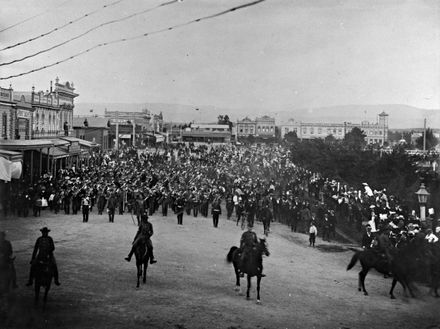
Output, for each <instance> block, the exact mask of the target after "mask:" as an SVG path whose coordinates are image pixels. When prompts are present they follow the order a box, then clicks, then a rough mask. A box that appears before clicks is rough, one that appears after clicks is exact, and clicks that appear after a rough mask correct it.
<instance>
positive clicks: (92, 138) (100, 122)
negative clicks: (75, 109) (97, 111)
mask: <svg viewBox="0 0 440 329" xmlns="http://www.w3.org/2000/svg"><path fill="white" fill-rule="evenodd" d="M107 124H108V119H107V118H103V117H74V118H73V130H74V132H75V137H77V138H79V139H83V140H86V141H89V142H92V143H96V144H99V146H100V147H101V149H102V150H107V149H108V148H109V146H110V141H109V130H110V128H109V127H108V125H107Z"/></svg>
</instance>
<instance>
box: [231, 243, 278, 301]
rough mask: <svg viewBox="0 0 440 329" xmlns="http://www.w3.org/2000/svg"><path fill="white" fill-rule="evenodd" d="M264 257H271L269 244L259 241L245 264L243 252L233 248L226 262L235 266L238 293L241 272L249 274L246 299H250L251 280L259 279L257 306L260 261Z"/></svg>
mask: <svg viewBox="0 0 440 329" xmlns="http://www.w3.org/2000/svg"><path fill="white" fill-rule="evenodd" d="M263 254H264V255H266V256H269V254H270V253H269V250H268V246H267V242H266V240H264V239H259V241H258V243H257V244H256V245H255V246H254V247H253V248H252V249H251V250H250V252H249V255H248V257H247V260H246V261H245V262H244V263H243V262H242V258H241V251H240V249H239V248H238V247H236V246H233V247H231V249H230V250H229V253H228V254H227V256H226V261H227V262H228V263H232V264H233V265H234V270H235V277H236V288H235V290H236V291H241V288H240V272H242V273H245V274H247V291H246V298H247V299H249V298H250V297H249V291H250V288H251V278H252V277H253V276H256V277H257V304H260V303H261V301H260V282H261V277H262V276H261V271H262V269H261V268H259V267H260V260H261V257H262V256H263Z"/></svg>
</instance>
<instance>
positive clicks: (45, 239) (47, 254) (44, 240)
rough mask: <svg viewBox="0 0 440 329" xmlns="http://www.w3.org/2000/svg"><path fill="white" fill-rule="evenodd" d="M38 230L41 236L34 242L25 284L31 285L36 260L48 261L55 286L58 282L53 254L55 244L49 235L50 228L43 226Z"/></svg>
mask: <svg viewBox="0 0 440 329" xmlns="http://www.w3.org/2000/svg"><path fill="white" fill-rule="evenodd" d="M40 231H41V236H40V237H39V238H38V239H37V241H36V242H35V246H34V252H33V253H32V260H31V271H30V274H29V281H28V283H26V286H32V283H33V280H34V275H35V266H36V265H37V263H38V262H49V264H50V265H51V266H52V269H53V271H54V273H53V276H54V282H55V284H56V285H57V286H59V285H60V282H59V281H58V267H57V263H56V260H55V256H54V255H53V252H54V250H55V244H54V243H53V239H52V237H50V236H49V232H50V230H49V229H48V228H47V227H43V228H42V229H41V230H40Z"/></svg>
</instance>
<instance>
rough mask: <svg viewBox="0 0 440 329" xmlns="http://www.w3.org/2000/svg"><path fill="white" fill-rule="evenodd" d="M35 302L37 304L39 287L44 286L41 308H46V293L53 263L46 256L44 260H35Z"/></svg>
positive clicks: (52, 275)
mask: <svg viewBox="0 0 440 329" xmlns="http://www.w3.org/2000/svg"><path fill="white" fill-rule="evenodd" d="M33 266H35V268H34V271H35V272H34V273H35V304H38V300H39V297H40V289H41V287H44V296H43V310H44V309H45V308H46V303H47V295H48V293H49V290H50V286H51V284H52V279H53V277H54V265H53V263H52V261H51V260H50V259H49V258H48V259H46V260H35V263H34V265H33Z"/></svg>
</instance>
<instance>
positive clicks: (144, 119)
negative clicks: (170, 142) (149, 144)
mask: <svg viewBox="0 0 440 329" xmlns="http://www.w3.org/2000/svg"><path fill="white" fill-rule="evenodd" d="M104 116H105V117H106V118H109V119H110V123H111V124H115V123H116V121H117V120H120V121H119V123H120V124H125V123H127V122H128V121H130V122H131V121H133V120H134V121H136V124H137V125H140V126H141V127H142V130H143V131H154V128H153V127H152V126H151V122H150V121H151V118H152V117H153V115H152V114H151V112H150V111H149V110H148V109H143V110H142V111H140V112H125V111H108V110H107V109H105V111H104Z"/></svg>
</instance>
